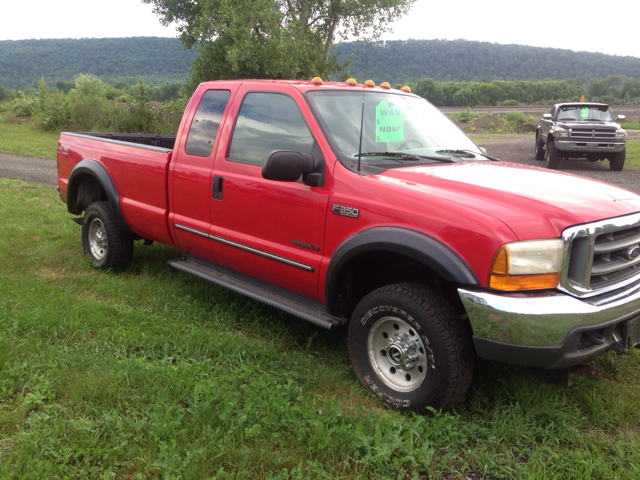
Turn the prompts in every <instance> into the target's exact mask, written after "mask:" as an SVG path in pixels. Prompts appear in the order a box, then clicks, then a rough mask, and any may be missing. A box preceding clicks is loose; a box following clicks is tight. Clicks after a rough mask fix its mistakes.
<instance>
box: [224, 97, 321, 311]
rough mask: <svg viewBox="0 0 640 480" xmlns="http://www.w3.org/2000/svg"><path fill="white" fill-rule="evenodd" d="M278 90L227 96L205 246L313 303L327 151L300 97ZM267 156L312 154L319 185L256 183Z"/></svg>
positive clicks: (227, 262) (229, 262) (228, 263)
mask: <svg viewBox="0 0 640 480" xmlns="http://www.w3.org/2000/svg"><path fill="white" fill-rule="evenodd" d="M245 85H246V84H245ZM254 85H255V84H254ZM286 87H287V86H286V85H284V86H280V85H274V86H272V89H270V90H268V91H267V90H252V89H250V88H248V87H245V88H241V89H240V91H239V92H238V94H237V95H236V97H235V98H236V100H235V102H234V103H235V105H233V106H232V108H231V110H230V112H229V115H233V117H232V118H234V121H233V122H231V119H230V121H228V122H227V124H226V126H225V128H227V126H228V128H229V131H228V135H227V132H226V131H225V134H224V135H223V138H224V141H225V142H226V144H221V145H220V148H219V150H218V155H217V157H216V160H215V164H214V180H213V181H214V184H213V189H214V191H215V190H216V189H217V190H218V191H219V193H218V195H217V196H216V195H215V193H214V195H213V197H212V199H211V234H212V236H213V238H214V242H213V244H214V245H213V248H214V254H215V256H216V258H217V259H218V261H219V263H222V264H224V265H226V266H229V267H231V268H234V269H236V270H239V271H241V272H244V273H247V274H249V275H252V276H254V277H257V278H260V279H262V280H266V281H269V282H271V283H275V284H277V285H280V286H282V287H285V288H288V289H290V290H293V291H296V292H298V293H301V294H303V295H307V296H310V297H314V298H317V297H318V271H319V268H320V261H321V258H322V255H323V251H324V228H325V217H326V211H327V202H328V196H329V187H330V180H329V173H328V170H329V169H327V168H326V166H325V154H326V153H327V152H323V151H322V149H321V147H320V145H319V144H318V142H317V141H316V138H315V136H314V134H312V126H313V125H315V123H314V122H315V121H314V120H313V117H312V115H311V113H310V111H309V110H308V108H306V104H304V100H303V99H302V95H300V93H299V92H298V91H297V90H295V89H291V88H290V87H289V88H288V89H287V88H286ZM296 99H297V101H296ZM299 103H300V104H302V107H303V108H301V107H300V106H299ZM303 110H304V111H303ZM315 128H316V131H317V126H316V127H315ZM316 136H318V135H316ZM273 150H293V151H299V152H304V153H310V154H312V155H313V156H314V159H315V162H316V163H317V165H321V166H322V170H324V172H323V175H324V183H323V185H322V186H319V187H318V186H309V185H305V184H304V183H302V181H301V180H299V181H298V182H284V181H274V180H266V179H264V178H263V177H262V166H263V163H264V162H265V161H266V159H267V158H268V157H269V154H270V153H271V152H272V151H273Z"/></svg>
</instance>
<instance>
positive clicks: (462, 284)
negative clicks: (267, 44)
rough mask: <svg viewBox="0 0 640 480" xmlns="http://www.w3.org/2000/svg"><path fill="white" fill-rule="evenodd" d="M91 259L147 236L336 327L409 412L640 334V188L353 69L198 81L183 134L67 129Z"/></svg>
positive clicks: (68, 179)
mask: <svg viewBox="0 0 640 480" xmlns="http://www.w3.org/2000/svg"><path fill="white" fill-rule="evenodd" d="M58 172H59V176H58V185H59V191H60V195H61V198H62V200H63V201H64V202H65V203H66V206H67V209H68V211H69V212H70V213H72V214H74V215H81V214H83V215H82V216H81V217H77V218H76V221H77V222H78V223H79V224H81V225H82V243H83V246H84V251H85V253H86V255H87V257H88V258H89V260H90V262H91V263H92V264H93V265H94V266H96V267H99V268H102V269H119V268H124V267H126V266H127V264H128V263H129V261H130V260H131V258H132V254H133V245H134V240H140V239H144V241H145V243H150V242H153V241H155V242H160V243H163V244H166V245H171V246H173V247H176V248H178V249H180V250H181V251H182V252H184V253H183V254H182V256H181V257H180V258H177V259H176V260H174V261H171V262H170V265H171V266H173V267H175V268H177V269H180V270H182V271H185V272H189V273H191V274H194V275H197V276H198V277H200V278H203V279H205V280H208V281H211V282H214V283H216V284H219V285H223V286H225V287H228V288H230V289H232V290H234V291H236V292H241V293H243V294H246V295H248V296H250V297H251V298H254V299H256V300H259V301H262V302H265V303H267V304H269V305H273V306H275V307H278V308H281V309H283V310H285V311H287V312H289V313H290V314H292V315H295V316H297V317H299V318H302V319H304V320H307V321H310V322H313V323H314V324H316V325H318V326H321V327H324V328H334V327H340V326H343V325H345V326H346V325H348V335H349V350H350V355H351V360H352V364H353V367H354V369H355V372H356V374H357V376H358V378H359V379H360V381H361V382H362V384H363V385H364V387H365V388H366V389H368V390H369V391H370V392H372V393H373V394H375V395H377V396H379V397H380V398H381V399H383V400H384V401H385V402H387V403H388V404H390V405H393V406H395V407H397V408H399V409H423V408H425V407H427V406H432V407H434V408H442V409H446V408H448V407H451V406H452V405H454V404H455V403H456V402H458V401H460V400H461V399H462V398H463V396H464V395H465V392H466V391H467V388H468V386H469V384H470V382H471V378H472V373H473V368H474V361H475V358H476V356H479V357H482V358H488V359H491V360H497V361H501V362H507V363H511V364H516V365H528V366H534V367H541V368H543V369H561V370H562V371H563V372H567V375H568V367H570V366H572V365H576V364H580V363H582V362H584V361H585V360H588V359H590V358H592V357H594V356H596V355H599V354H602V353H604V352H606V351H608V350H610V349H613V348H615V349H616V351H618V352H622V351H624V350H625V349H627V348H631V347H633V346H635V345H636V344H638V342H639V341H640V322H639V320H638V318H639V315H640V268H638V267H639V266H640V196H638V195H636V194H635V193H632V192H629V191H627V190H623V189H621V188H618V187H615V186H612V185H607V184H605V183H600V182H595V181H591V180H588V179H585V178H581V177H577V176H572V175H566V174H561V173H555V172H549V171H547V170H541V169H536V168H531V167H527V166H521V165H515V164H509V163H502V162H499V161H495V160H494V159H491V158H489V157H487V156H486V155H485V154H483V152H482V151H481V150H480V149H479V148H478V147H477V146H476V145H475V144H474V143H473V142H472V141H471V140H470V139H469V138H468V137H466V136H465V135H464V134H463V133H462V132H461V131H460V130H459V129H458V128H457V127H456V126H455V125H454V124H453V123H452V122H451V121H449V120H448V119H447V118H446V117H445V116H444V115H442V114H441V113H440V112H439V111H438V110H437V109H436V108H435V107H433V106H432V105H431V104H430V103H428V102H427V101H426V100H424V99H422V98H420V97H418V96H416V95H413V94H411V93H408V92H404V91H399V90H393V89H389V88H388V87H386V88H385V87H374V86H364V85H356V84H355V82H351V83H328V84H327V83H325V84H323V83H322V82H321V81H319V80H316V81H314V82H295V81H254V80H251V81H220V82H207V83H203V84H202V85H200V86H199V88H198V89H197V90H196V92H195V93H194V95H193V97H192V99H191V101H190V103H189V105H188V106H187V108H186V111H185V114H184V117H183V119H182V123H181V125H180V129H179V131H178V134H177V136H176V137H167V136H152V135H118V134H82V133H62V134H61V136H60V144H59V148H58Z"/></svg>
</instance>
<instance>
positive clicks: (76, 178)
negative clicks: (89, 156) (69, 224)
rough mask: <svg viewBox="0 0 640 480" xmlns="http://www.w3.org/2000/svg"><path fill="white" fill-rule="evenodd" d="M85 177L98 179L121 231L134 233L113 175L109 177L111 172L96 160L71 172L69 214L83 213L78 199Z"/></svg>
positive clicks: (85, 162) (82, 163)
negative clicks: (121, 206) (79, 208)
mask: <svg viewBox="0 0 640 480" xmlns="http://www.w3.org/2000/svg"><path fill="white" fill-rule="evenodd" d="M85 175H89V176H91V177H93V178H94V179H96V180H97V182H98V183H99V184H100V186H101V187H102V189H103V190H104V191H105V194H106V195H107V200H109V204H110V205H111V210H112V211H113V215H114V216H115V219H116V222H117V223H118V227H119V228H120V230H122V231H123V232H127V233H134V232H133V230H131V228H129V225H128V224H127V221H126V220H125V219H124V215H123V214H122V209H121V208H120V194H119V193H118V189H117V188H116V186H115V184H114V183H113V180H112V179H111V175H109V172H107V169H106V168H105V167H104V166H103V165H102V164H101V163H99V162H97V161H95V160H82V161H81V162H79V163H78V164H77V165H76V166H75V167H73V170H71V174H70V175H69V183H68V184H67V210H68V211H69V213H73V214H74V215H78V214H80V213H81V212H80V211H78V208H77V205H76V199H77V198H78V187H79V186H80V183H81V181H82V177H83V176H85Z"/></svg>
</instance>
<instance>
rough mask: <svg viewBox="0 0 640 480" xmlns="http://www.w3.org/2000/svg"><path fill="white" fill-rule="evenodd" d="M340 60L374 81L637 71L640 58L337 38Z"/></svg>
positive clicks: (490, 45) (635, 73)
mask: <svg viewBox="0 0 640 480" xmlns="http://www.w3.org/2000/svg"><path fill="white" fill-rule="evenodd" d="M334 52H335V53H336V54H337V56H338V61H340V62H343V61H344V60H345V59H346V58H347V57H348V56H349V55H351V54H353V66H352V67H351V68H350V71H351V75H352V76H354V77H356V78H360V79H363V78H365V77H366V78H371V79H373V80H374V81H375V82H377V83H379V82H382V81H387V82H390V83H392V84H393V83H397V82H406V81H417V80H419V79H421V78H425V77H428V78H432V79H434V80H438V81H461V80H476V81H490V80H542V79H545V78H546V79H551V80H568V79H573V78H575V77H585V78H587V79H589V78H605V77H608V76H609V75H622V76H625V77H635V78H638V77H640V58H637V57H619V56H616V55H605V54H603V53H589V52H574V51H572V50H561V49H554V48H539V47H528V46H523V45H499V44H496V43H488V42H472V41H467V40H452V41H447V40H406V41H405V40H397V41H387V42H377V43H376V44H374V45H370V46H367V47H365V46H363V45H361V44H360V43H359V42H350V43H341V44H340V45H338V46H337V47H336V49H335V50H334Z"/></svg>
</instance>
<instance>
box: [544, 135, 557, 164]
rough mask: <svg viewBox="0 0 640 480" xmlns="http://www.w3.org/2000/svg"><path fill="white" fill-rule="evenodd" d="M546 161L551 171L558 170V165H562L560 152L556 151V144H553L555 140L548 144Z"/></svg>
mask: <svg viewBox="0 0 640 480" xmlns="http://www.w3.org/2000/svg"><path fill="white" fill-rule="evenodd" d="M545 160H546V167H547V168H550V169H551V170H556V169H557V168H558V164H559V163H560V155H559V154H558V150H556V144H555V143H554V142H553V139H551V140H549V141H548V142H547V151H546V152H545Z"/></svg>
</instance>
